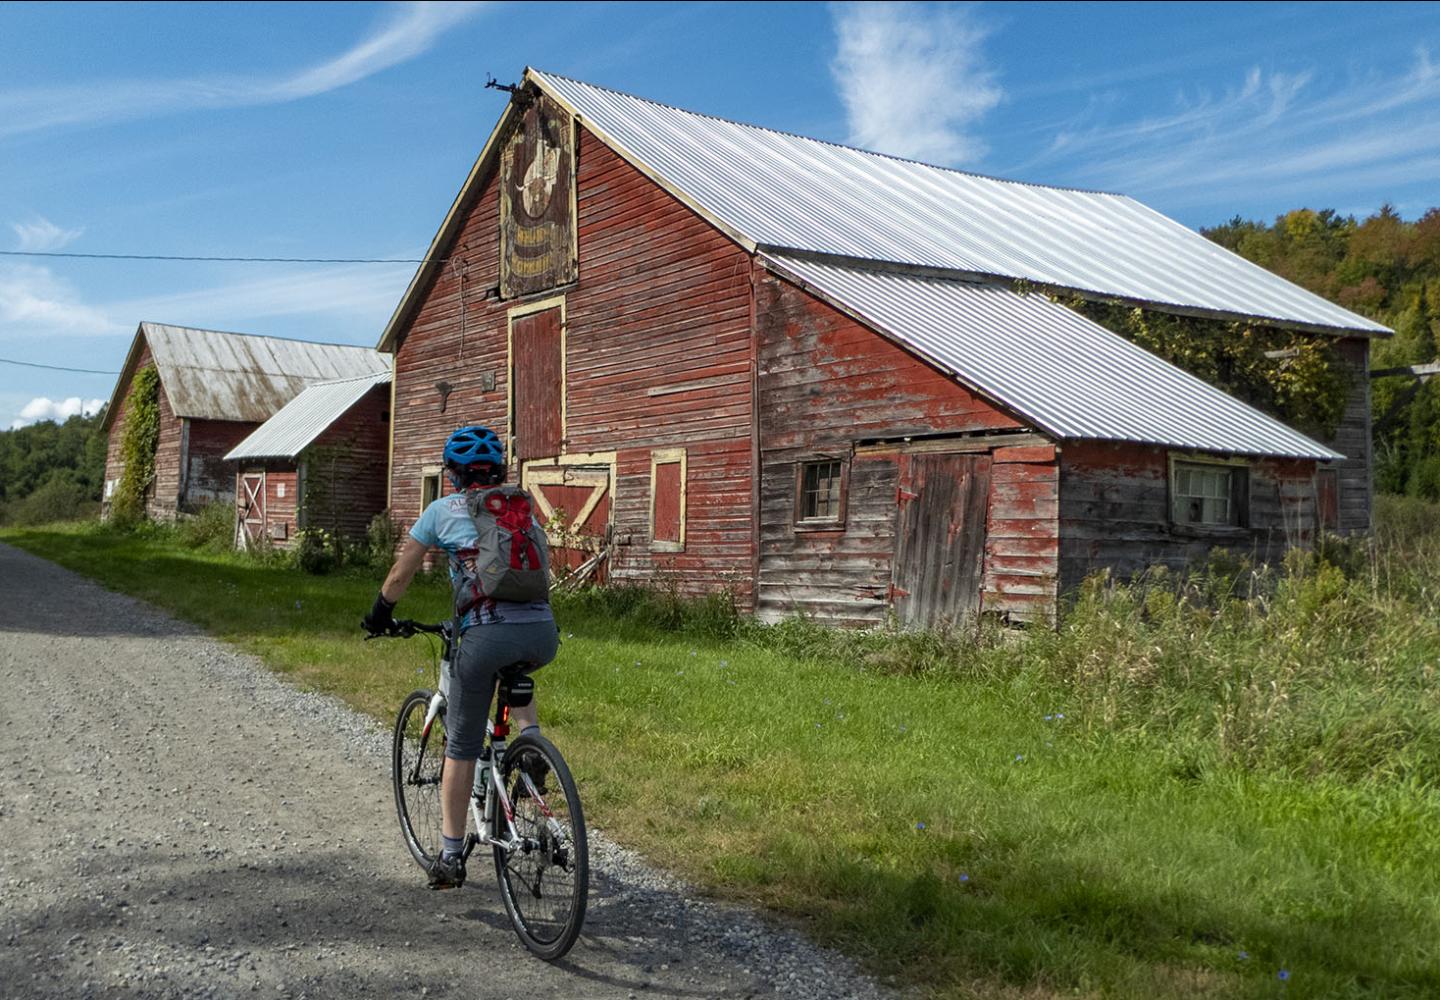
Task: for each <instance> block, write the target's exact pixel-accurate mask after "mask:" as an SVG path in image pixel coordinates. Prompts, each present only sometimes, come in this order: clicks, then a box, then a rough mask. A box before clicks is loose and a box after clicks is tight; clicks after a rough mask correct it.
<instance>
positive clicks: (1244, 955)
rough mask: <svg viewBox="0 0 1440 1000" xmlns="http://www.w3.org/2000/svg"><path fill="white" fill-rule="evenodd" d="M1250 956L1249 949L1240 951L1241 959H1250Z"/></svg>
mask: <svg viewBox="0 0 1440 1000" xmlns="http://www.w3.org/2000/svg"><path fill="white" fill-rule="evenodd" d="M1249 957H1250V953H1249V952H1248V951H1242V952H1241V953H1240V961H1242V962H1243V961H1245V960H1246V959H1248V958H1249Z"/></svg>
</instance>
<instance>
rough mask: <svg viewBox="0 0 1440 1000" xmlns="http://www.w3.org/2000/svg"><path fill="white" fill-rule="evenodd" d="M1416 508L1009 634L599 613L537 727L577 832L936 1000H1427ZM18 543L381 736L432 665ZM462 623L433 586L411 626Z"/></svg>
mask: <svg viewBox="0 0 1440 1000" xmlns="http://www.w3.org/2000/svg"><path fill="white" fill-rule="evenodd" d="M1433 513H1434V509H1433V508H1431V510H1430V511H1429V512H1427V511H1413V510H1410V509H1408V508H1407V509H1405V510H1391V511H1387V516H1388V517H1390V520H1389V521H1387V525H1391V526H1392V527H1393V526H1394V525H1400V524H1401V523H1402V522H1403V523H1404V524H1405V525H1408V527H1405V528H1404V531H1403V538H1396V539H1392V540H1391V541H1392V544H1390V545H1389V547H1388V548H1387V549H1386V550H1385V552H1384V553H1382V557H1381V558H1376V559H1367V560H1360V561H1359V562H1356V564H1355V565H1353V566H1351V567H1349V569H1350V573H1349V575H1348V576H1346V575H1344V574H1341V573H1339V571H1337V570H1333V569H1327V568H1325V567H1308V568H1307V567H1301V566H1297V567H1292V570H1293V573H1292V574H1291V575H1290V576H1289V577H1286V578H1283V579H1281V578H1278V577H1275V578H1272V577H1269V576H1264V575H1262V576H1259V577H1257V576H1255V574H1253V573H1246V572H1244V571H1243V568H1237V567H1231V568H1230V571H1229V572H1228V573H1227V571H1226V569H1225V567H1217V568H1216V570H1215V572H1213V573H1212V574H1210V575H1208V576H1207V577H1206V578H1204V579H1203V580H1202V581H1200V583H1197V584H1191V585H1190V586H1188V587H1186V586H1180V585H1177V584H1176V583H1175V581H1173V580H1172V581H1168V582H1167V583H1164V585H1162V582H1161V581H1158V580H1151V581H1149V582H1148V583H1147V584H1144V585H1141V586H1138V587H1133V588H1132V587H1124V588H1122V587H1107V586H1099V585H1097V586H1095V587H1092V588H1091V589H1090V591H1089V592H1087V594H1086V596H1085V597H1084V598H1082V600H1081V602H1080V604H1079V606H1078V607H1077V608H1076V609H1075V610H1074V612H1073V613H1072V614H1071V615H1070V616H1068V617H1067V619H1066V621H1065V623H1064V624H1063V625H1062V627H1061V629H1059V630H1058V631H1057V632H1056V633H1053V634H1051V633H1044V632H1041V633H1032V634H1031V635H1029V636H1027V637H1022V638H1020V639H1018V640H1014V639H1005V638H1002V637H1000V636H996V635H984V636H981V637H980V641H970V642H959V641H956V640H953V639H946V638H945V637H936V636H912V637H898V638H897V637H894V636H883V635H882V636H874V635H871V636H859V635H854V634H843V633H841V634H837V633H832V632H827V631H824V630H819V629H815V628H813V627H811V626H807V625H805V624H804V623H790V624H787V625H785V626H782V627H778V628H771V629H763V628H759V627H755V626H748V625H745V624H743V623H737V622H735V621H734V620H733V619H732V618H729V617H728V616H727V615H726V614H725V613H724V610H723V607H720V605H719V603H717V602H709V603H708V604H706V605H704V606H700V607H698V608H697V607H695V606H689V605H683V604H681V603H678V602H673V601H668V600H667V599H665V598H663V597H661V598H659V599H657V598H655V597H653V596H649V597H647V596H645V595H637V594H634V593H626V592H620V593H605V594H587V595H580V596H578V597H574V598H569V599H567V600H566V601H565V602H564V603H563V604H561V605H560V606H559V607H558V608H557V614H558V616H559V617H560V620H561V623H562V628H563V629H564V632H565V641H564V644H563V646H562V649H561V654H560V658H559V659H558V660H557V662H556V663H555V664H553V665H552V666H550V667H548V668H546V669H545V670H544V671H543V672H541V673H540V674H539V675H538V680H539V686H540V692H541V695H540V697H541V715H542V719H543V720H544V722H545V724H546V726H547V729H548V730H549V732H550V734H551V735H552V736H553V737H554V738H555V739H556V740H557V742H559V743H560V745H561V746H562V747H563V749H564V750H565V752H566V754H567V756H568V757H569V758H570V759H571V761H572V764H573V766H574V768H575V771H576V775H577V780H578V781H579V782H580V783H581V787H582V791H583V794H584V796H585V802H586V808H587V813H588V816H589V819H590V821H591V823H592V825H594V826H597V827H601V828H603V829H605V830H606V831H607V832H608V833H609V834H610V835H612V836H613V837H615V838H616V839H618V840H620V841H621V842H623V843H626V844H627V845H630V846H633V847H636V848H638V849H639V850H641V851H643V852H644V853H646V854H647V855H648V856H650V857H651V858H653V859H654V860H656V861H658V862H661V863H663V864H665V865H668V866H671V867H673V868H675V869H676V870H678V871H680V872H682V873H684V874H686V875H688V876H690V877H691V878H693V879H695V880H696V881H698V882H699V883H701V884H703V885H705V886H708V887H709V888H710V889H711V890H712V891H714V892H715V893H717V894H719V895H722V896H725V897H728V898H734V899H741V900H748V901H754V902H758V903H761V904H763V905H766V906H768V907H771V908H772V909H773V910H775V911H776V912H778V913H781V914H784V915H786V917H787V918H789V919H792V920H794V921H795V922H796V923H797V924H798V925H800V926H802V927H803V928H804V929H805V930H806V931H807V932H809V933H811V934H812V935H814V936H815V937H817V938H818V939H820V940H822V941H826V942H828V943H831V944H834V945H837V946H839V947H841V948H843V949H844V950H846V951H848V952H850V953H851V954H854V955H856V956H857V957H859V958H860V959H862V961H864V962H865V963H866V965H867V966H868V967H869V968H870V969H872V970H873V971H875V972H876V973H878V974H880V975H882V976H893V977H895V978H896V979H897V981H899V982H902V983H904V984H907V985H912V986H916V987H919V988H920V989H921V990H922V991H924V992H927V993H933V994H935V995H937V996H944V997H968V996H982V997H1050V996H1059V995H1065V996H1076V995H1078V996H1094V997H1100V996H1105V997H1144V998H1157V997H1175V998H1179V997H1194V996H1205V997H1237V998H1238V997H1245V998H1248V997H1256V998H1262V997H1264V998H1269V997H1295V998H1301V997H1306V998H1308V997H1385V998H1390V997H1414V998H1420V997H1433V996H1436V995H1440V958H1437V949H1436V948H1435V946H1434V943H1435V942H1436V941H1440V768H1437V766H1436V761H1437V760H1440V753H1437V751H1436V749H1435V747H1436V738H1435V734H1436V732H1437V729H1436V726H1437V723H1436V716H1437V714H1440V712H1437V706H1436V701H1435V698H1436V683H1435V682H1436V673H1437V671H1440V632H1437V629H1440V625H1437V624H1436V621H1437V620H1440V614H1433V612H1436V611H1437V610H1440V609H1437V607H1436V605H1435V602H1436V600H1437V588H1436V587H1435V586H1434V584H1433V583H1431V584H1428V588H1429V589H1427V583H1426V582H1425V576H1424V574H1425V573H1426V572H1434V573H1436V574H1437V575H1440V561H1437V562H1436V564H1435V566H1434V567H1433V569H1427V567H1428V566H1429V563H1428V562H1427V560H1428V559H1429V558H1430V556H1432V555H1435V554H1436V550H1435V549H1434V548H1430V547H1429V546H1431V545H1432V541H1433V539H1434V538H1435V537H1436V535H1435V531H1436V529H1435V527H1434V525H1435V524H1436V523H1437V521H1440V519H1437V518H1435V517H1434V516H1433ZM1401 515H1403V517H1402V516H1401ZM1407 519H1408V520H1407ZM0 539H3V540H4V541H7V542H10V543H12V544H16V545H20V546H22V547H24V548H27V549H29V550H31V551H33V552H36V553H39V554H41V555H45V556H46V557H48V558H51V559H54V560H55V561H57V562H60V563H62V564H64V565H67V566H70V567H71V568H73V569H76V570H79V571H81V572H84V573H87V574H89V575H91V576H95V577H97V578H98V579H100V580H101V581H102V582H104V583H105V584H106V585H108V586H111V587H113V588H115V589H120V590H124V591H126V592H128V593H132V594H135V595H137V596H140V597H144V598H146V599H148V600H151V601H153V602H155V603H157V604H159V605H161V606H163V607H167V608H170V609H172V610H174V611H175V612H176V613H177V614H179V615H181V616H182V617H185V618H188V619H190V620H192V621H194V622H196V623H198V624H200V625H202V626H203V627H205V628H207V629H208V630H210V631H212V632H213V633H215V634H217V635H219V636H221V637H223V638H226V639H229V640H231V641H233V642H236V643H237V644H239V645H240V646H241V647H243V648H246V649H248V650H251V651H253V652H256V653H258V654H259V655H260V656H262V657H263V658H264V659H265V660H266V661H267V662H268V663H270V664H271V665H272V666H273V667H274V668H275V669H277V670H279V671H281V672H284V673H287V674H289V675H291V676H292V677H293V678H294V679H295V680H296V681H297V682H298V683H300V684H302V685H304V686H309V687H314V688H318V689H321V690H326V691H332V692H334V693H336V694H338V695H340V696H341V697H343V698H345V699H346V700H347V701H348V702H350V703H351V704H353V705H355V706H356V707H357V708H359V709H361V710H362V711H366V712H369V713H371V714H373V715H375V716H376V717H377V718H381V719H387V720H388V718H389V717H390V716H391V714H392V713H393V711H394V710H395V708H396V707H397V706H398V705H399V701H400V698H401V697H402V696H403V694H404V693H405V692H406V691H407V690H409V689H411V688H413V687H415V686H423V685H426V684H428V683H429V676H428V675H429V670H428V665H427V659H426V655H425V650H424V644H423V641H421V640H414V641H412V642H410V643H400V642H372V643H362V642H361V641H360V638H359V634H358V629H357V624H358V619H359V617H360V615H361V614H362V613H363V612H364V610H365V609H366V608H367V607H368V606H369V603H370V601H371V599H372V597H373V594H374V590H375V586H376V581H377V576H369V577H367V576H365V575H362V574H348V573H340V574H335V575H331V576H326V577H309V576H305V575H302V574H299V573H297V572H296V571H294V570H293V569H289V568H284V567H281V566H266V565H259V564H256V563H254V562H251V561H249V560H246V559H244V558H242V557H238V556H234V555H229V554H222V553H214V552H208V553H207V552H201V551H195V550H192V549H188V548H186V547H184V546H183V545H181V544H178V543H177V542H176V541H175V540H173V539H171V538H169V537H167V536H165V535H164V534H163V533H155V534H152V535H150V536H125V535H115V534H111V533H108V532H103V531H97V530H95V529H93V528H84V527H50V528H43V529H28V530H23V531H22V530H10V531H5V532H0ZM1350 555H1353V553H1351V554H1350ZM1346 558H1347V554H1346V553H1344V552H1340V553H1336V554H1334V559H1335V561H1336V562H1337V563H1345V562H1346ZM1357 558H1358V557H1357ZM1386 560H1389V561H1388V562H1387V561H1386ZM1207 588H1208V589H1207ZM1165 595H1169V596H1168V597H1167V596H1165ZM1177 595H1178V596H1177ZM446 599H447V589H446V588H445V587H444V586H443V585H442V584H439V583H436V582H433V581H422V582H421V583H420V584H418V585H417V587H416V588H415V589H414V590H412V592H411V594H410V595H407V597H406V599H405V601H404V602H403V603H402V606H401V613H402V614H404V615H406V616H412V617H429V618H432V619H433V618H438V617H439V616H440V614H441V613H442V610H443V607H444V605H445V602H446ZM1427 615H1428V616H1429V617H1428V618H1427ZM1058 715H1063V716H1064V718H1058V717H1057V716H1058ZM1047 717H1048V718H1047ZM377 808H379V805H378V804H377ZM377 849H380V850H384V849H389V847H388V845H377ZM1242 956H1243V957H1242ZM1282 970H1284V971H1285V972H1286V974H1287V975H1288V979H1287V980H1282V979H1281V978H1280V973H1281V971H1282Z"/></svg>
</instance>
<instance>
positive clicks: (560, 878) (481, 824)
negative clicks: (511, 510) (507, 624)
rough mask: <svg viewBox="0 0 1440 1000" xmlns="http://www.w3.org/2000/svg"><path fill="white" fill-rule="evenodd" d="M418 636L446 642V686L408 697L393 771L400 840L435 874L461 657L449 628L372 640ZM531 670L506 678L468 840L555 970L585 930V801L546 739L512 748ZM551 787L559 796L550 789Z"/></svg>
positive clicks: (419, 628)
mask: <svg viewBox="0 0 1440 1000" xmlns="http://www.w3.org/2000/svg"><path fill="white" fill-rule="evenodd" d="M417 632H420V633H425V634H428V635H435V636H438V637H439V638H440V645H441V649H440V658H439V659H440V664H439V674H440V680H439V683H438V684H437V685H436V688H437V689H436V690H434V691H429V690H425V689H423V688H422V689H419V690H416V691H412V692H410V694H408V695H406V697H405V700H404V702H403V703H402V704H401V706H400V713H399V715H398V716H397V717H396V719H395V737H394V745H393V748H392V756H391V767H392V780H393V782H394V787H395V809H396V812H397V813H398V814H399V817H400V832H401V835H402V836H403V837H404V839H405V846H406V847H407V848H409V850H410V855H411V857H413V858H414V859H415V861H416V863H417V864H419V865H420V867H422V868H426V869H428V868H429V866H430V862H431V861H432V860H433V859H434V858H435V856H436V855H437V854H438V853H439V851H440V847H441V839H440V837H441V826H440V780H441V777H442V776H443V774H444V771H445V689H446V687H447V685H448V678H447V677H446V665H447V664H448V663H449V662H450V661H451V657H452V655H453V654H454V653H455V652H456V643H455V642H454V637H453V635H452V627H451V625H450V624H449V623H444V624H440V625H426V624H423V623H421V622H416V621H411V620H408V619H406V620H397V621H396V622H395V623H394V624H393V625H392V627H391V629H390V630H389V631H388V632H384V633H381V634H380V635H375V636H370V637H369V638H404V639H408V638H410V637H411V636H413V635H415V634H416V633H417ZM532 669H533V666H532V665H531V664H528V663H516V664H513V665H512V666H510V667H507V668H505V669H504V670H502V671H500V677H499V681H498V683H497V685H496V687H497V696H496V699H495V712H494V715H493V717H492V718H491V719H489V720H487V721H486V724H485V746H484V749H483V750H482V752H481V757H480V760H478V761H477V762H476V768H475V786H474V790H473V791H472V792H471V795H470V821H471V824H472V825H473V827H474V829H473V830H471V831H469V832H468V833H467V835H466V838H465V858H466V860H467V861H468V860H469V857H470V853H471V852H472V851H473V850H474V849H475V848H476V847H478V846H480V845H489V846H490V847H491V848H492V849H493V851H494V855H495V875H496V878H497V879H498V880H499V883H500V895H501V898H503V899H504V901H505V912H506V913H507V914H508V915H509V917H510V923H511V925H512V926H513V927H514V928H515V933H516V934H517V935H518V936H519V938H520V941H521V943H523V944H524V945H525V947H526V948H528V949H529V950H530V951H531V952H532V953H534V954H535V955H536V956H538V957H540V958H542V959H544V960H546V961H550V962H553V961H555V960H557V959H559V958H560V957H562V956H563V955H564V954H565V953H566V952H568V951H569V950H570V948H571V947H572V946H573V945H574V944H575V941H576V939H577V938H578V937H579V936H580V928H581V925H582V924H583V923H584V922H585V903H586V897H587V896H588V894H589V887H590V856H589V850H588V847H587V844H586V839H585V818H584V814H583V812H582V810H581V806H580V795H579V792H577V791H576V788H575V780H574V778H572V777H571V775H570V768H569V767H568V766H567V765H566V763H565V759H564V757H562V756H561V755H560V751H559V750H557V749H556V748H555V745H554V744H553V743H551V742H550V741H549V740H548V739H546V738H545V737H543V736H520V737H518V738H517V739H515V740H514V741H513V742H510V743H507V742H506V737H507V736H509V732H510V725H509V723H510V709H511V707H512V706H514V707H517V708H518V707H522V706H524V705H527V704H529V702H530V698H531V697H533V693H534V690H535V682H534V680H533V679H532V678H531V677H530V676H529V672H530V671H531V670H532ZM497 765H498V766H497ZM551 779H553V780H554V782H555V783H556V784H558V786H559V788H558V791H559V795H555V794H554V793H553V792H552V790H551V789H550V787H549V784H548V783H549V781H550V780H551Z"/></svg>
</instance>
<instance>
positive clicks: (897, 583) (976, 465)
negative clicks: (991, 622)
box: [891, 455, 990, 626]
mask: <svg viewBox="0 0 1440 1000" xmlns="http://www.w3.org/2000/svg"><path fill="white" fill-rule="evenodd" d="M989 495H990V456H989V455H909V456H902V457H901V459H900V494H899V498H900V511H899V514H898V518H897V524H896V535H895V563H894V568H893V571H892V583H891V588H892V592H893V594H894V597H895V613H896V615H897V616H899V618H900V620H901V621H902V622H903V623H905V624H906V625H921V626H941V625H944V624H946V623H953V622H957V621H960V620H962V619H963V618H965V617H967V616H970V615H974V614H976V613H978V612H979V611H980V583H981V574H982V570H983V564H984V558H985V520H986V519H985V514H986V503H987V501H988V499H989Z"/></svg>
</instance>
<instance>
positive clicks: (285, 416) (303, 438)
mask: <svg viewBox="0 0 1440 1000" xmlns="http://www.w3.org/2000/svg"><path fill="white" fill-rule="evenodd" d="M382 357H383V355H382ZM389 384H390V372H389V370H388V368H387V370H386V371H380V372H375V373H373V374H370V375H362V376H360V377H359V378H348V379H339V380H336V381H334V382H316V383H315V384H314V385H310V386H307V387H306V388H305V389H303V390H302V391H301V392H300V394H299V395H298V396H296V397H295V398H294V399H292V400H290V402H288V403H286V404H285V405H284V406H283V407H281V408H280V412H278V413H276V414H275V415H274V416H273V417H271V418H270V419H269V420H267V421H265V422H264V423H263V424H261V425H260V426H259V427H257V428H256V429H255V431H254V433H252V434H251V435H250V436H249V437H247V438H246V439H245V440H244V441H241V442H240V443H239V444H237V445H236V446H235V447H234V448H233V449H232V450H231V451H230V454H228V455H226V456H225V461H227V462H229V461H233V460H235V459H241V458H294V457H295V456H296V455H299V454H300V453H301V452H302V451H304V450H305V449H306V447H308V446H309V444H310V443H311V442H312V441H314V440H315V439H316V438H317V437H319V436H320V435H321V434H322V433H323V432H324V431H325V429H326V428H327V427H329V426H330V425H331V424H333V423H334V422H335V421H337V420H339V419H340V418H341V417H342V416H344V415H345V413H346V412H347V411H348V410H349V409H350V407H352V406H354V405H355V404H356V403H358V402H360V400H361V399H363V398H364V396H365V394H366V393H367V392H369V391H370V390H371V389H373V388H375V387H376V386H377V385H389Z"/></svg>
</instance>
